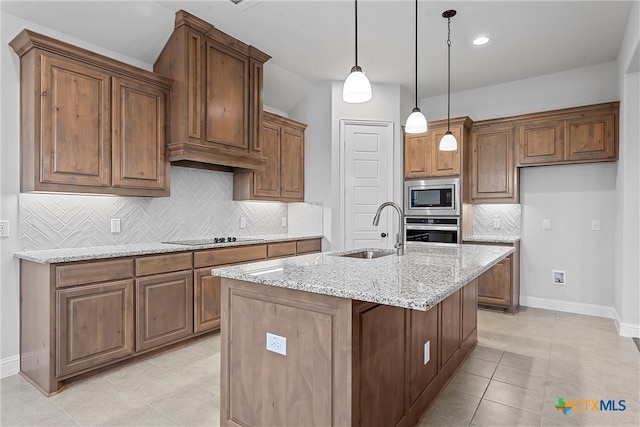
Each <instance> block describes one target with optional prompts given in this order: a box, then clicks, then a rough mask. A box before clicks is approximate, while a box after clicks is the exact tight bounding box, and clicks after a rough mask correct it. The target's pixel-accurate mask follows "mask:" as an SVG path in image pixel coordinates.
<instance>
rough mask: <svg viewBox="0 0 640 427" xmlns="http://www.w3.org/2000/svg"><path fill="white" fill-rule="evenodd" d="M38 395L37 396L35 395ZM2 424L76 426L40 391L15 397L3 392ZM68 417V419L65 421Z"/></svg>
mask: <svg viewBox="0 0 640 427" xmlns="http://www.w3.org/2000/svg"><path fill="white" fill-rule="evenodd" d="M35 393H37V394H35ZM0 414H1V417H2V418H1V419H0V421H1V422H0V424H1V425H3V426H33V425H49V423H53V421H54V420H55V424H57V425H75V422H74V421H73V420H71V419H70V418H69V417H68V416H67V414H65V413H64V411H62V410H61V409H60V408H59V407H58V406H57V405H56V404H55V403H53V402H51V400H50V399H48V398H46V397H45V396H44V395H42V394H41V393H40V392H39V391H37V390H33V394H30V393H27V392H24V393H21V394H18V395H13V394H12V393H10V392H8V390H7V389H4V390H3V393H2V396H1V399H0ZM65 417H66V419H65Z"/></svg>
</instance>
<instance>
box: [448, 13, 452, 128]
mask: <svg viewBox="0 0 640 427" xmlns="http://www.w3.org/2000/svg"><path fill="white" fill-rule="evenodd" d="M447 21H448V25H449V32H448V34H447V133H451V17H449V18H447Z"/></svg>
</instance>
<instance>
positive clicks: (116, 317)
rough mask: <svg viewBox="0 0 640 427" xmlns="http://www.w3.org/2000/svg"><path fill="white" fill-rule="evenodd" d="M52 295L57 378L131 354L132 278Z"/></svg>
mask: <svg viewBox="0 0 640 427" xmlns="http://www.w3.org/2000/svg"><path fill="white" fill-rule="evenodd" d="M56 298H57V324H58V328H57V329H56V350H57V354H56V361H57V363H56V376H57V377H58V378H63V377H65V376H67V375H69V374H73V373H78V372H81V371H84V370H88V369H91V368H95V367H96V366H100V365H102V364H105V363H108V362H111V361H113V360H117V359H119V358H122V357H125V356H129V355H131V354H132V353H133V342H134V323H133V298H134V297H133V280H121V281H117V282H107V283H102V284H99V285H89V286H80V287H75V288H69V289H63V290H59V291H57V293H56Z"/></svg>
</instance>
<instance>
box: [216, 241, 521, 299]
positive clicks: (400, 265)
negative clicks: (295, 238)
mask: <svg viewBox="0 0 640 427" xmlns="http://www.w3.org/2000/svg"><path fill="white" fill-rule="evenodd" d="M360 250H362V249H355V250H351V251H337V252H322V253H316V254H310V255H303V256H297V257H291V258H282V259H274V260H269V261H262V262H256V263H251V264H244V265H238V266H232V267H224V268H214V269H212V270H211V274H212V275H214V276H220V277H223V278H228V279H236V280H242V281H246V282H253V283H260V284H263V285H270V286H277V287H282V288H289V289H295V290H301V291H307V292H314V293H318V294H325V295H333V296H337V297H341V298H349V299H356V300H361V301H367V302H374V303H379V304H385V305H391V306H397V307H403V308H410V309H415V310H425V311H426V310H428V309H429V308H431V307H433V306H434V305H436V304H437V303H438V302H440V301H442V300H443V299H444V298H446V297H447V296H449V295H450V294H452V293H453V292H455V291H456V290H458V289H460V288H461V287H463V286H464V285H466V284H467V283H469V282H470V281H471V280H473V279H475V278H476V277H478V276H479V275H481V274H482V273H484V272H485V271H487V270H489V269H490V268H491V267H493V266H494V265H495V264H497V263H498V262H499V261H500V260H502V259H504V258H506V257H507V256H508V255H509V254H510V253H512V252H513V251H514V249H513V248H512V247H506V246H481V245H469V244H465V245H447V246H437V245H433V246H427V245H425V246H419V247H418V246H408V247H406V249H405V254H404V255H403V256H397V255H396V254H395V251H389V252H393V254H392V255H388V256H383V257H380V258H374V259H358V258H349V257H342V256H340V255H344V254H348V253H352V252H358V251H360Z"/></svg>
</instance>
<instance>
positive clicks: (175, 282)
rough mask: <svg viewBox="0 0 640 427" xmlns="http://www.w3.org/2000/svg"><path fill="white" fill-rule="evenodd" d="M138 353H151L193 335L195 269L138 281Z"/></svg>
mask: <svg viewBox="0 0 640 427" xmlns="http://www.w3.org/2000/svg"><path fill="white" fill-rule="evenodd" d="M136 297H137V298H136V323H137V325H136V350H137V351H141V350H149V349H151V348H155V347H158V346H161V345H164V344H169V343H171V342H174V341H177V340H179V339H181V338H186V337H189V336H190V335H191V334H192V333H193V276H192V272H191V270H186V271H178V272H175V273H166V274H159V275H154V276H149V277H144V278H141V279H136Z"/></svg>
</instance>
